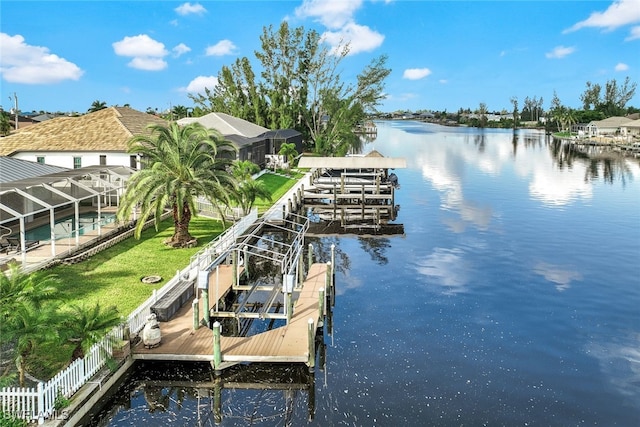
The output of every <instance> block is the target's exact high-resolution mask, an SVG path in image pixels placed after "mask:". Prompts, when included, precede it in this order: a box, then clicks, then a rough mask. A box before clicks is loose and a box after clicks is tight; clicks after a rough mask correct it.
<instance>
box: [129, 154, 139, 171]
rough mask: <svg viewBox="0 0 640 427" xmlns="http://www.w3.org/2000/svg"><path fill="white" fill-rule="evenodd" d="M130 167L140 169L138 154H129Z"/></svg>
mask: <svg viewBox="0 0 640 427" xmlns="http://www.w3.org/2000/svg"><path fill="white" fill-rule="evenodd" d="M129 167H130V168H131V169H138V161H137V159H136V156H129Z"/></svg>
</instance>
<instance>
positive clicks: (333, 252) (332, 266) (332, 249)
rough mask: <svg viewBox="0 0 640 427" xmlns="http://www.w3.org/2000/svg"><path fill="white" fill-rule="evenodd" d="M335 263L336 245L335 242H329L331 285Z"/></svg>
mask: <svg viewBox="0 0 640 427" xmlns="http://www.w3.org/2000/svg"><path fill="white" fill-rule="evenodd" d="M335 265H336V245H335V243H332V244H331V286H333V276H334V274H335Z"/></svg>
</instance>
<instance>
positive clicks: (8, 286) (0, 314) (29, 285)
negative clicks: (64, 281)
mask: <svg viewBox="0 0 640 427" xmlns="http://www.w3.org/2000/svg"><path fill="white" fill-rule="evenodd" d="M56 284H59V280H58V278H57V276H55V275H53V274H46V273H42V272H37V273H32V274H25V273H24V272H23V271H22V270H21V269H20V267H19V266H18V265H17V264H10V267H9V270H7V271H4V272H2V274H1V275H0V325H2V324H5V323H11V318H12V317H13V316H15V314H16V311H17V310H18V308H19V307H21V306H23V305H25V304H31V305H33V306H34V307H35V308H36V309H38V308H40V307H41V305H42V303H43V302H45V301H50V300H51V299H52V298H53V297H54V296H55V294H56V293H57V288H56Z"/></svg>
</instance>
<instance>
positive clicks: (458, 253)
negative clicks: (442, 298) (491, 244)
mask: <svg viewBox="0 0 640 427" xmlns="http://www.w3.org/2000/svg"><path fill="white" fill-rule="evenodd" d="M467 270H468V268H467V266H465V261H464V257H463V251H462V250H461V249H457V248H454V249H446V248H435V249H434V250H433V252H432V253H431V254H430V255H427V256H426V257H425V258H424V259H422V260H418V261H417V265H416V271H417V272H418V273H419V274H421V275H423V276H425V277H427V278H428V280H427V284H429V285H437V286H439V287H442V288H444V291H443V292H444V293H445V294H457V293H461V292H465V291H466V290H467V284H468V283H469V276H470V275H469V272H468V271H467Z"/></svg>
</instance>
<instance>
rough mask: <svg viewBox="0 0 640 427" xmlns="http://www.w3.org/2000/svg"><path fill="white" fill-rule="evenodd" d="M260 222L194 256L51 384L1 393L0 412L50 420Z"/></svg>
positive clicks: (254, 214)
mask: <svg viewBox="0 0 640 427" xmlns="http://www.w3.org/2000/svg"><path fill="white" fill-rule="evenodd" d="M257 219H258V211H257V210H256V209H254V210H252V211H251V213H250V214H249V215H247V216H245V217H243V218H241V219H240V220H239V221H238V222H236V223H235V224H234V225H233V226H232V227H230V228H228V229H227V230H225V232H224V233H222V234H220V235H219V236H218V237H216V238H215V239H214V240H212V241H211V242H210V243H208V244H207V245H206V246H205V247H204V248H202V249H201V250H200V251H198V253H196V254H195V255H193V256H192V257H191V260H190V262H189V265H188V266H187V267H186V268H184V269H183V270H182V271H178V272H177V273H176V275H175V276H174V277H173V278H172V279H171V280H169V281H168V282H167V283H166V284H165V285H164V286H163V287H162V288H160V289H158V290H157V291H154V292H153V295H151V297H149V298H148V299H147V300H146V301H145V302H144V303H142V304H141V305H140V306H139V307H138V308H137V309H136V310H134V311H133V312H132V313H131V314H130V315H129V317H128V318H127V322H126V323H125V324H123V325H120V326H119V327H117V328H114V329H113V330H112V331H111V332H110V333H109V334H107V336H106V337H105V338H104V339H103V340H102V341H100V342H98V343H96V344H94V345H93V347H91V349H90V350H89V352H88V353H87V354H86V355H85V357H84V358H82V359H78V360H76V361H74V362H73V363H72V364H70V365H69V366H68V367H67V368H66V369H64V370H63V371H60V372H59V373H58V374H56V376H55V377H53V378H51V379H50V380H49V381H47V382H40V383H38V385H37V387H35V388H21V387H4V388H2V389H0V411H2V412H4V413H5V414H11V415H13V416H15V417H17V418H22V419H25V420H27V421H36V420H37V421H38V422H42V421H44V420H45V419H48V418H50V417H51V416H52V415H53V414H55V413H56V408H55V402H56V397H57V396H58V395H59V394H60V395H62V396H64V397H66V398H70V397H71V396H73V395H74V393H76V392H77V391H78V390H79V389H80V388H81V387H82V386H83V385H85V384H86V383H87V382H88V381H89V380H91V378H92V377H93V376H94V375H95V374H96V373H97V372H98V371H99V370H100V369H102V367H103V366H105V364H106V362H107V360H108V359H109V358H110V357H111V356H112V355H113V342H115V341H118V340H122V338H123V336H124V329H125V326H128V327H129V330H130V332H132V333H137V332H140V331H141V330H142V328H144V325H145V323H146V320H147V317H148V316H149V314H151V306H153V304H155V302H156V301H157V300H158V299H160V298H162V297H163V296H164V295H165V294H166V293H167V292H168V291H169V290H171V289H172V288H173V286H175V285H176V284H178V283H180V281H182V280H194V279H195V278H196V277H197V274H198V271H199V270H200V269H204V268H205V267H206V266H207V265H209V264H210V263H211V262H212V261H213V260H214V259H215V258H216V257H217V255H218V254H220V253H222V252H225V251H226V250H227V249H229V248H230V247H231V246H233V244H234V243H235V241H236V239H237V238H238V237H240V236H241V235H242V233H244V232H245V231H246V230H247V228H248V227H249V226H250V225H251V224H253V223H254V222H255V221H256V220H257Z"/></svg>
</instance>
